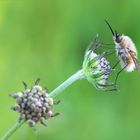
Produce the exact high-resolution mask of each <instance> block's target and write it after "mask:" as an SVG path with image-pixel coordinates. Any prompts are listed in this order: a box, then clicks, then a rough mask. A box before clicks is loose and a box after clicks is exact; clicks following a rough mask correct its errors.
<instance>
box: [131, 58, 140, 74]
mask: <svg viewBox="0 0 140 140" xmlns="http://www.w3.org/2000/svg"><path fill="white" fill-rule="evenodd" d="M132 59H133V61H134V63H135V66H136V69H137V71H138V73H139V74H140V63H139V62H138V60H137V58H132Z"/></svg>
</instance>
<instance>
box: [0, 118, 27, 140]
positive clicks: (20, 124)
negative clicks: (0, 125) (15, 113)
mask: <svg viewBox="0 0 140 140" xmlns="http://www.w3.org/2000/svg"><path fill="white" fill-rule="evenodd" d="M24 122H25V120H24V121H21V122H16V123H15V125H14V126H13V127H12V128H10V129H9V130H8V131H7V132H6V133H5V134H4V136H3V137H2V138H1V139H0V140H8V138H9V137H10V136H12V134H14V133H15V132H16V131H17V129H19V128H20V127H21V126H22V125H23V124H24Z"/></svg>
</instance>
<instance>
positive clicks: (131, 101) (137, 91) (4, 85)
mask: <svg viewBox="0 0 140 140" xmlns="http://www.w3.org/2000/svg"><path fill="white" fill-rule="evenodd" d="M139 7H140V1H139V0H133V1H131V0H117V1H115V0H106V1H105V0H86V1H85V0H40V1H39V0H24V1H22V0H0V136H2V135H3V134H4V133H5V132H6V131H7V130H8V129H9V128H10V127H11V126H12V125H13V124H14V123H15V122H16V121H17V119H18V114H17V113H15V112H12V111H11V110H10V106H11V105H12V104H14V100H13V99H11V98H9V97H8V95H9V93H13V92H18V91H21V90H23V86H22V84H21V81H23V80H24V81H26V82H27V83H28V84H29V86H31V85H32V84H33V83H34V81H35V80H36V78H38V77H40V78H41V80H42V81H41V85H42V86H44V87H45V86H47V87H48V89H49V91H52V90H53V89H54V88H55V87H57V86H58V85H59V84H60V83H62V82H63V81H64V80H65V79H67V78H68V77H69V76H70V75H72V74H73V73H75V72H76V71H77V70H79V69H80V68H81V65H82V61H83V55H84V50H85V48H86V46H87V45H88V44H89V43H90V41H91V40H92V39H93V37H94V36H95V35H96V33H99V34H100V37H101V39H102V41H103V42H105V43H106V42H107V43H110V42H112V37H111V33H110V31H109V29H108V27H107V26H106V24H105V22H104V19H107V20H109V22H110V23H111V25H112V26H113V27H114V28H115V29H118V31H120V32H123V33H125V34H127V35H129V36H130V37H131V38H132V39H133V40H134V42H135V43H136V46H137V49H138V51H139V52H140V48H139V46H140V26H139V25H140V14H139V13H140V8H139ZM112 61H113V62H114V59H113V60H112ZM118 86H119V89H120V92H113V93H105V92H101V91H97V90H96V89H95V88H94V87H93V86H92V85H91V84H90V83H88V82H87V81H86V80H81V81H77V82H76V83H74V84H73V85H72V86H70V87H69V88H68V89H66V90H65V91H64V92H63V93H62V94H60V95H59V96H57V99H61V104H60V105H59V106H57V107H55V108H54V111H56V112H61V115H60V116H59V117H56V118H53V119H51V120H48V121H47V124H48V128H44V127H43V126H41V125H38V126H37V131H36V132H34V131H33V130H32V129H31V128H29V127H28V125H26V124H25V125H24V126H22V128H20V129H19V130H18V131H17V132H16V133H15V134H14V135H13V136H12V137H11V138H10V140H46V139H50V140H59V139H61V140H85V139H86V140H138V139H140V76H139V75H138V73H137V72H136V71H134V72H132V73H125V72H123V73H122V74H121V76H120V77H119V79H118Z"/></svg>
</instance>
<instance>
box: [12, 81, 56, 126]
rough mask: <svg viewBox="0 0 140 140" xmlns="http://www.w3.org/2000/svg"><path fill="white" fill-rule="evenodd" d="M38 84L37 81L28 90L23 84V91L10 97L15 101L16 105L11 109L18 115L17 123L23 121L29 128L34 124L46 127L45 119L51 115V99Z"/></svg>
mask: <svg viewBox="0 0 140 140" xmlns="http://www.w3.org/2000/svg"><path fill="white" fill-rule="evenodd" d="M38 84H39V83H38V81H37V82H36V84H35V85H34V86H33V88H32V89H29V88H27V84H26V83H25V82H24V86H25V91H23V93H22V92H18V93H17V94H12V95H11V97H13V98H14V99H16V105H15V106H13V107H12V109H13V110H14V111H16V112H18V113H20V118H19V121H21V120H23V119H25V120H26V121H27V123H28V124H29V126H31V127H34V126H35V124H36V123H41V124H42V125H44V126H46V124H45V123H44V121H45V119H47V118H50V117H51V116H52V115H53V113H52V107H53V98H51V97H49V96H48V93H47V91H46V90H44V89H43V88H42V87H41V86H39V85H38Z"/></svg>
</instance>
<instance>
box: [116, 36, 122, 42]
mask: <svg viewBox="0 0 140 140" xmlns="http://www.w3.org/2000/svg"><path fill="white" fill-rule="evenodd" d="M121 40H122V38H121V36H120V35H117V36H116V42H117V43H120V42H121Z"/></svg>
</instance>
